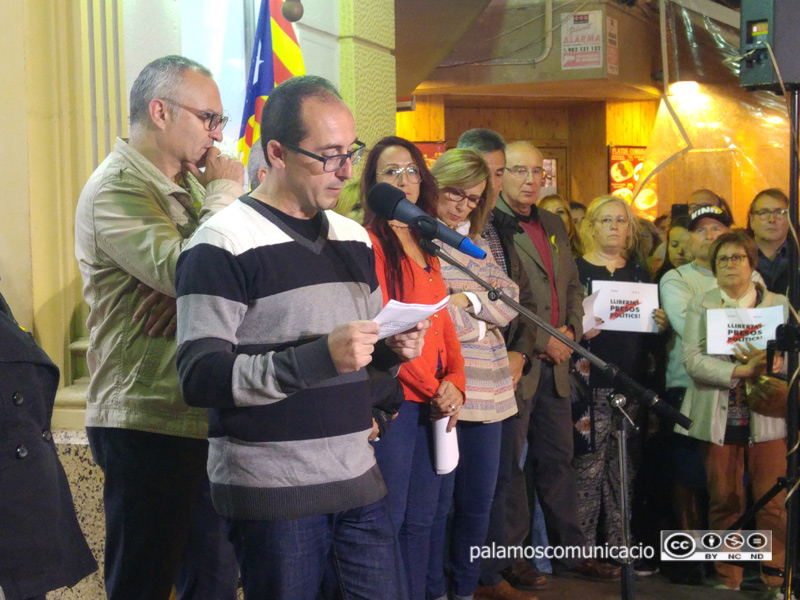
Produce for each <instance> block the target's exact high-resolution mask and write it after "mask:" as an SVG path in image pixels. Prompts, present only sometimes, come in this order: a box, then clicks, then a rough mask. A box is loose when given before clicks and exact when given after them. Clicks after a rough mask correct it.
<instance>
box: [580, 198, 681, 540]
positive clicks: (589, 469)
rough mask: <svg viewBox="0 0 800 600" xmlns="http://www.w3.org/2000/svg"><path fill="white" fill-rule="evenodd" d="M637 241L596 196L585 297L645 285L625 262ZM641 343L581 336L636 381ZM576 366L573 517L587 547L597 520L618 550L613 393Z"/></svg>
mask: <svg viewBox="0 0 800 600" xmlns="http://www.w3.org/2000/svg"><path fill="white" fill-rule="evenodd" d="M639 235H640V229H639V223H638V221H637V219H636V217H635V215H634V214H633V211H632V210H631V207H630V206H629V205H628V203H627V202H625V201H624V200H622V199H621V198H617V197H616V196H600V197H598V198H595V199H594V200H593V201H592V203H591V204H590V205H589V208H588V210H587V212H586V218H585V219H584V221H583V223H582V224H581V242H582V244H583V248H584V254H583V256H582V257H580V258H578V259H577V260H576V263H577V266H578V276H579V277H580V280H581V283H582V284H583V286H584V291H585V293H586V294H587V295H588V294H591V293H592V292H593V289H592V288H593V283H594V282H595V281H601V280H602V281H624V282H636V283H650V275H649V274H648V272H647V270H646V269H644V268H643V267H642V266H641V265H639V264H638V262H637V261H635V260H629V259H628V256H629V252H630V250H631V249H632V248H635V247H636V243H637V236H639ZM654 318H655V320H656V322H657V323H658V325H659V329H664V328H666V325H667V319H666V315H665V313H664V311H663V310H661V309H660V308H659V309H656V311H655V314H654ZM646 338H647V334H642V333H631V332H620V331H600V330H598V329H592V330H589V331H587V332H586V333H585V334H584V337H583V339H584V342H583V344H584V345H585V346H586V347H587V348H588V349H589V350H590V351H591V352H593V353H594V354H596V355H597V356H599V357H600V358H602V359H603V360H607V361H611V362H613V363H614V364H615V365H617V366H619V367H620V368H621V369H622V370H623V371H624V372H625V373H627V374H628V375H630V376H631V377H633V378H634V379H637V380H641V378H642V377H643V376H644V375H645V369H646V364H645V360H644V358H645V342H646ZM575 364H576V368H577V371H578V373H579V374H580V376H581V377H582V378H583V380H584V382H585V383H586V389H587V393H586V397H585V398H582V399H581V401H579V402H576V401H574V400H573V405H572V416H573V422H574V423H575V430H574V434H575V435H574V439H575V457H574V458H573V461H572V466H573V468H574V469H575V472H576V477H577V483H578V498H579V502H578V513H579V516H580V520H581V523H582V526H583V530H584V534H585V535H586V539H587V543H588V545H589V546H593V545H595V544H596V543H597V542H598V541H600V540H598V539H597V538H598V525H599V523H600V522H601V516H602V522H603V523H604V524H605V539H604V540H602V541H604V542H605V543H607V544H610V545H617V546H619V545H621V544H622V522H621V520H620V505H619V504H620V494H619V483H620V471H619V463H618V458H617V453H618V449H617V442H616V438H615V437H614V431H613V426H612V409H611V407H610V405H609V404H608V398H609V397H610V396H612V395H613V394H615V393H616V392H617V390H616V389H615V388H614V386H613V385H611V384H609V383H608V382H607V381H606V380H605V379H604V378H603V376H602V374H601V372H600V371H598V370H597V369H596V368H595V367H591V368H589V365H588V361H586V359H580V360H577V361H576V363H575ZM630 400H634V399H633V398H630ZM634 409H635V406H634ZM629 412H630V410H629Z"/></svg>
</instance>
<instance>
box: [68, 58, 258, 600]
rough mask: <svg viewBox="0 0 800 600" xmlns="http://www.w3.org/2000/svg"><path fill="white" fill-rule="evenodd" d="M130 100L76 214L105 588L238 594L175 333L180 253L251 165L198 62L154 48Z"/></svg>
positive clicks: (113, 592)
mask: <svg viewBox="0 0 800 600" xmlns="http://www.w3.org/2000/svg"><path fill="white" fill-rule="evenodd" d="M130 111H131V115H130V140H128V141H125V140H122V139H117V141H116V144H115V146H114V150H113V151H112V152H111V153H110V154H109V155H108V157H107V158H106V159H105V160H104V161H103V162H102V163H101V164H100V166H98V167H97V169H96V170H95V172H94V173H93V174H92V176H91V177H90V178H89V181H88V182H87V183H86V186H85V187H84V189H83V192H82V193H81V196H80V199H79V201H78V208H77V215H76V221H75V254H76V257H77V259H78V262H79V264H80V271H81V275H82V277H83V285H84V287H83V291H84V298H85V299H86V302H87V303H88V305H89V311H90V312H89V318H88V320H87V326H88V328H89V335H90V346H89V351H88V356H87V360H88V364H89V371H90V374H91V382H90V384H89V389H88V393H87V399H86V401H87V407H86V430H87V434H88V437H89V443H90V445H91V449H92V454H93V456H94V458H95V460H96V461H97V463H98V465H99V466H100V467H101V468H102V469H103V472H104V474H105V484H104V486H105V487H104V503H105V512H106V550H105V581H106V591H107V595H108V598H109V599H110V600H117V599H122V598H125V599H127V598H151V599H161V598H163V599H164V600H167V598H169V595H170V591H171V589H172V586H173V585H175V586H176V587H177V590H178V597H179V598H192V599H198V600H199V599H206V598H207V599H208V600H212V599H214V600H217V599H224V600H228V599H233V598H235V597H236V587H237V578H238V570H237V567H236V561H235V557H234V556H233V551H232V547H231V546H230V544H229V542H228V541H227V536H226V533H225V526H224V523H223V521H222V520H221V519H220V518H219V517H218V516H217V515H216V513H215V512H214V510H213V507H212V506H211V502H210V494H209V491H208V477H207V475H206V459H207V455H208V442H207V439H206V436H207V423H206V414H205V411H204V410H202V409H196V408H189V407H188V406H187V405H186V404H185V403H184V401H183V399H182V398H181V394H180V388H179V384H178V374H177V370H176V366H175V361H176V353H177V346H176V343H175V339H174V337H173V336H172V335H171V333H172V332H174V327H175V321H174V315H175V296H176V292H175V265H176V263H177V260H178V255H179V254H180V252H181V250H182V249H183V247H184V245H185V244H186V243H187V241H188V239H189V237H190V236H191V235H192V233H193V232H194V231H195V229H197V227H198V226H199V225H200V223H201V222H202V221H204V220H205V219H207V218H208V217H209V216H210V215H212V214H213V213H215V212H216V211H218V210H220V209H221V208H223V207H225V206H227V205H228V204H230V203H231V202H232V201H233V200H234V199H236V198H237V197H238V196H239V195H241V194H242V193H243V189H242V184H243V181H244V168H243V166H242V165H241V163H239V162H237V161H234V160H232V159H229V158H226V157H223V156H221V155H220V152H219V150H218V149H217V148H215V147H214V144H215V142H220V141H222V128H223V127H224V125H225V122H226V121H227V117H224V116H223V115H222V102H221V100H220V96H219V90H218V89H217V85H216V84H215V83H214V80H213V79H212V77H211V72H210V71H209V70H208V69H206V68H205V67H203V66H202V65H199V64H198V63H196V62H194V61H191V60H189V59H186V58H183V57H180V56H167V57H163V58H160V59H157V60H155V61H153V62H152V63H150V64H149V65H147V66H146V67H145V68H144V70H143V71H142V72H141V73H140V74H139V76H138V77H137V78H136V81H135V82H134V84H133V87H132V89H131V99H130ZM203 167H204V168H205V170H204V171H201V170H200V169H202V168H203ZM142 289H144V290H146V292H149V296H148V297H147V299H146V300H145V302H144V304H143V302H142V292H141V290H142ZM142 314H145V316H147V317H149V318H143V317H142Z"/></svg>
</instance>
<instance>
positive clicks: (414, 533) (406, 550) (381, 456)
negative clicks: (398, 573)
mask: <svg viewBox="0 0 800 600" xmlns="http://www.w3.org/2000/svg"><path fill="white" fill-rule="evenodd" d="M430 414H431V409H430V405H428V404H422V403H420V402H411V401H406V402H403V405H402V406H401V407H400V411H399V412H398V416H397V418H396V419H395V420H394V421H393V422H392V426H391V427H389V430H388V431H387V432H386V435H385V436H384V437H383V438H382V439H381V441H379V442H377V443H375V446H374V447H375V458H376V459H377V460H378V465H379V466H380V469H381V473H382V474H383V480H384V481H385V482H386V487H387V489H388V490H389V496H388V498H389V506H390V508H391V512H392V522H393V523H394V528H395V532H396V533H397V536H398V539H399V542H400V554H401V555H402V557H403V564H404V566H405V572H406V578H407V582H408V595H409V598H410V599H411V600H418V599H419V600H421V599H422V598H424V594H425V576H426V573H427V572H428V558H429V556H430V536H431V526H432V525H433V518H434V512H435V508H436V505H437V503H438V500H439V488H440V486H441V482H442V477H441V476H439V475H437V474H436V471H435V470H434V466H433V437H432V434H433V429H432V427H431V420H430Z"/></svg>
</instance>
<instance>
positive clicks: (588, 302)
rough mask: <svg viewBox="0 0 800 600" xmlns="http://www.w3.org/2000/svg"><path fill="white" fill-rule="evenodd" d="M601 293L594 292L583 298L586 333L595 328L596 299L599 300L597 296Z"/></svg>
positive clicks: (584, 328) (584, 329)
mask: <svg viewBox="0 0 800 600" xmlns="http://www.w3.org/2000/svg"><path fill="white" fill-rule="evenodd" d="M599 295H600V292H595V293H594V294H589V295H588V296H586V298H584V299H583V331H584V333H585V332H587V331H589V330H590V329H594V328H595V321H594V301H595V300H597V296H599Z"/></svg>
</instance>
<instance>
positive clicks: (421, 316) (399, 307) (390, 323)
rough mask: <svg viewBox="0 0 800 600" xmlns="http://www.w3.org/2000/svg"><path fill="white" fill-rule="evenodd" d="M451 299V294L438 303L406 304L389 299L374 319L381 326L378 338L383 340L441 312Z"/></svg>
mask: <svg viewBox="0 0 800 600" xmlns="http://www.w3.org/2000/svg"><path fill="white" fill-rule="evenodd" d="M449 301H450V296H445V297H444V298H442V299H441V300H440V301H439V302H437V303H436V304H406V303H405V302H398V301H397V300H389V302H388V303H387V304H386V306H384V307H383V310H382V311H381V312H380V313H378V316H376V317H375V318H374V319H373V321H375V322H376V323H377V324H378V325H380V326H381V331H380V333H379V334H378V339H379V340H382V339H384V338H387V337H389V336H390V335H394V334H396V333H402V332H404V331H408V330H409V329H411V328H412V327H414V325H416V324H417V323H419V322H420V321H424V320H425V319H427V318H428V317H430V316H431V315H432V314H434V313H437V312H439V311H440V310H441V309H443V308H444V307H445V306H447V303H448V302H449Z"/></svg>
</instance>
